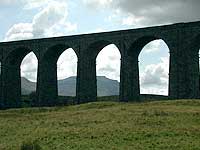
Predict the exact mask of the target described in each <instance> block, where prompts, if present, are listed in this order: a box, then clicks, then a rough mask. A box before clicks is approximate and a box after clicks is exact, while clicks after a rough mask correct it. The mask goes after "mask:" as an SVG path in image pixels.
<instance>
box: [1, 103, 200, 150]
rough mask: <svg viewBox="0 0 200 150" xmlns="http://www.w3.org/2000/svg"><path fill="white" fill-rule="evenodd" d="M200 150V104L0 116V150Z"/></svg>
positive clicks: (88, 108)
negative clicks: (27, 146)
mask: <svg viewBox="0 0 200 150" xmlns="http://www.w3.org/2000/svg"><path fill="white" fill-rule="evenodd" d="M34 140H36V141H37V142H38V143H39V145H40V146H42V148H43V150H51V149H52V150H68V149H69V150H84V149H85V150H109V149H113V150H134V149H135V150H147V149H148V150H149V149H152V150H157V149H165V150H175V149H176V150H200V101H198V100H190V101H188V100H187V101H186V100H182V101H164V102H148V103H115V102H97V103H89V104H84V105H79V106H69V107H54V108H32V109H31V108H27V109H18V110H12V109H11V110H6V111H0V150H15V149H18V150H19V149H20V145H21V144H22V143H23V142H27V141H34Z"/></svg>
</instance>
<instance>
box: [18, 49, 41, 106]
mask: <svg viewBox="0 0 200 150" xmlns="http://www.w3.org/2000/svg"><path fill="white" fill-rule="evenodd" d="M37 72H38V59H37V57H36V55H35V54H34V53H33V52H29V53H28V54H27V55H26V56H25V57H24V58H23V60H22V62H21V65H20V79H21V100H22V102H23V103H24V105H26V106H32V105H34V106H37V105H38V104H34V103H36V100H37V96H36V85H37Z"/></svg>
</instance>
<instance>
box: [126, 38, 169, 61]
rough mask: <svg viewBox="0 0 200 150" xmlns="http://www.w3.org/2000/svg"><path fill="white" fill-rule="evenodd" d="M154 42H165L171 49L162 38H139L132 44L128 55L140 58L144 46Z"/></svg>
mask: <svg viewBox="0 0 200 150" xmlns="http://www.w3.org/2000/svg"><path fill="white" fill-rule="evenodd" d="M154 40H163V41H164V42H165V43H166V45H167V46H168V47H169V45H168V42H167V40H165V38H162V37H160V36H142V37H139V38H137V39H136V40H135V41H134V42H133V43H132V44H131V46H130V48H129V49H128V55H129V56H135V57H138V56H139V54H140V52H141V51H142V49H143V48H144V46H145V45H147V44H148V43H150V42H152V41H154ZM169 50H170V48H169Z"/></svg>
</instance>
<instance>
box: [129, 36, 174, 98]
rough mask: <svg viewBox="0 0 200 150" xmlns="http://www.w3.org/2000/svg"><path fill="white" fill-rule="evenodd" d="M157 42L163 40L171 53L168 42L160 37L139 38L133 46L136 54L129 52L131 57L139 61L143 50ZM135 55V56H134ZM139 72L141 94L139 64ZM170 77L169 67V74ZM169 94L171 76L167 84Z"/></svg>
mask: <svg viewBox="0 0 200 150" xmlns="http://www.w3.org/2000/svg"><path fill="white" fill-rule="evenodd" d="M156 40H162V41H163V42H164V44H165V45H166V46H167V48H168V49H169V51H170V48H169V46H168V44H167V42H166V40H165V39H164V38H162V37H160V36H143V37H140V38H138V39H137V40H136V41H135V42H134V43H133V44H132V46H131V49H132V50H135V52H134V53H133V51H130V50H129V51H128V52H129V55H130V56H132V58H134V59H137V60H138V58H139V56H140V54H141V52H142V51H143V48H144V47H145V46H146V45H148V44H149V43H151V42H153V41H156ZM134 55H135V56H134ZM169 59H170V56H169ZM138 62H139V61H138ZM168 64H169V61H168ZM138 70H139V73H138V75H139V77H138V79H139V88H140V90H139V92H141V81H140V78H141V76H140V75H141V70H140V65H139V64H138ZM167 75H169V67H168V74H167ZM167 86H168V88H167V93H168V94H169V76H168V82H167ZM152 94H155V92H153V93H152Z"/></svg>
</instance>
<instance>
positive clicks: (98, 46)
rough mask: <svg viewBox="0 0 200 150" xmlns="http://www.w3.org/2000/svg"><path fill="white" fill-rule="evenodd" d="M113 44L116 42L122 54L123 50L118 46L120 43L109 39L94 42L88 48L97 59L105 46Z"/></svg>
mask: <svg viewBox="0 0 200 150" xmlns="http://www.w3.org/2000/svg"><path fill="white" fill-rule="evenodd" d="M111 44H114V45H115V46H116V47H117V48H118V50H119V52H120V55H121V50H120V48H119V47H118V45H116V44H115V43H113V42H111V41H107V40H99V41H95V42H93V43H92V44H90V46H89V48H88V50H89V53H90V54H91V56H92V58H93V59H94V60H96V58H97V56H98V54H99V53H100V52H101V50H102V49H103V48H104V47H106V46H108V45H111Z"/></svg>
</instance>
